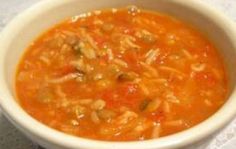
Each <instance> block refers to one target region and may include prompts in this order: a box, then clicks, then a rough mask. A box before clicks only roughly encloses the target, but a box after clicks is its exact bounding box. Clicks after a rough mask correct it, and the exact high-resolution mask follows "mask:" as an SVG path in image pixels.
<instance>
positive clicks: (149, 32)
mask: <svg viewBox="0 0 236 149" xmlns="http://www.w3.org/2000/svg"><path fill="white" fill-rule="evenodd" d="M15 87H16V93H17V97H18V99H19V103H20V104H21V106H22V107H23V109H24V110H25V111H26V112H27V113H28V114H30V115H31V116H32V117H34V118H35V119H37V120H38V121H40V122H42V123H43V124H45V125H47V126H49V127H51V128H54V129H57V130H59V131H62V132H65V133H68V134H71V135H75V136H79V137H84V138H90V139H96V140H109V141H131V140H146V139H154V138H159V137H162V136H167V135H170V134H174V133H177V132H180V131H183V130H186V129H188V128H191V127H193V126H194V125H196V124H198V123H200V122H202V121H204V120H205V119H207V118H208V117H209V116H211V115H212V114H214V113H215V112H216V111H217V110H218V109H219V108H220V107H221V106H222V105H223V104H224V102H225V100H226V95H227V91H228V89H227V78H226V74H225V70H224V64H223V60H222V59H221V57H220V56H219V54H218V53H217V50H216V48H215V47H214V45H212V43H210V42H209V41H208V39H206V38H205V37H204V36H203V35H202V34H201V33H200V32H199V31H197V30H196V29H195V28H194V27H191V26H190V25H188V24H186V23H184V22H182V21H180V20H178V19H176V18H173V17H171V16H168V15H165V14H161V13H157V12H150V11H146V10H141V9H138V8H137V7H135V6H132V7H127V8H119V9H108V10H102V11H93V12H89V13H85V14H81V15H78V16H74V17H71V18H69V19H67V20H65V21H64V22H62V23H60V24H58V25H56V26H54V27H53V28H51V29H49V30H48V31H46V32H45V33H43V35H41V36H40V37H39V38H38V39H36V40H35V41H34V42H33V43H32V44H31V45H30V46H29V48H28V49H27V50H26V52H25V54H24V55H23V57H22V59H21V60H20V62H19V66H18V68H17V73H16V80H15Z"/></svg>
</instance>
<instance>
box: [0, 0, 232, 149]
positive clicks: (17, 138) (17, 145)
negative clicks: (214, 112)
mask: <svg viewBox="0 0 236 149" xmlns="http://www.w3.org/2000/svg"><path fill="white" fill-rule="evenodd" d="M37 1H39V0H0V30H1V29H2V28H3V27H4V26H5V25H6V24H7V23H8V22H9V21H10V20H11V19H12V18H13V17H14V16H15V15H17V14H18V13H19V12H21V11H23V10H24V9H26V8H27V7H29V6H31V5H32V4H34V3H36V2H37ZM202 1H204V2H206V3H208V4H209V5H212V6H213V7H216V8H217V9H219V10H220V11H222V12H224V13H225V14H226V15H228V16H229V17H230V18H231V19H232V20H234V21H235V22H236V0H202ZM235 27H236V24H235ZM235 136H236V118H235V119H234V120H233V121H232V122H231V123H230V124H229V125H228V126H227V127H226V128H225V129H224V130H222V132H221V133H220V134H219V135H218V136H217V137H215V138H214V139H213V140H212V141H211V142H209V145H208V147H207V148H206V149H236V137H235ZM37 148H38V147H37V145H36V144H33V143H32V142H31V141H30V140H29V139H27V138H26V137H25V136H24V135H22V134H21V133H20V132H19V131H18V130H16V128H14V126H12V124H10V123H9V122H8V120H6V118H4V117H3V115H2V114H1V111H0V149H37Z"/></svg>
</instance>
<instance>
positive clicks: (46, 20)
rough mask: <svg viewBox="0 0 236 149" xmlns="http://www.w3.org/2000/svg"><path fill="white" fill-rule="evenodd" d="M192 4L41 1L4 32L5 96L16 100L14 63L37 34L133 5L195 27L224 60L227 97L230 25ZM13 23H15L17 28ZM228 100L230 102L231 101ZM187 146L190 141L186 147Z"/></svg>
mask: <svg viewBox="0 0 236 149" xmlns="http://www.w3.org/2000/svg"><path fill="white" fill-rule="evenodd" d="M91 4H92V5H91ZM194 4H195V2H193V1H185V0H147V1H144V0H135V1H134V0H119V1H110V0H100V1H99V2H98V3H95V2H94V1H93V0H67V1H58V0H46V1H45V3H43V2H42V3H41V4H39V5H38V6H35V7H33V8H32V9H30V10H28V11H27V12H25V13H24V14H23V15H20V16H19V17H18V18H16V19H15V22H13V23H12V24H10V26H9V28H8V30H7V31H6V32H5V36H6V37H7V38H6V40H4V44H3V46H1V47H0V48H2V49H1V50H2V51H1V54H2V58H3V59H2V61H3V68H1V69H2V71H3V72H2V73H4V74H3V77H4V82H3V83H5V84H6V85H7V88H8V90H9V91H10V92H8V93H7V94H9V97H13V98H12V99H16V98H15V92H14V79H15V71H16V67H17V64H18V62H19V60H20V58H21V56H22V54H23V53H24V51H25V49H26V48H27V47H28V46H29V45H30V43H31V42H32V41H33V40H34V39H36V38H37V37H38V36H39V35H40V34H42V33H43V32H45V31H46V30H47V29H49V28H51V27H52V26H53V25H55V24H57V23H59V22H60V21H63V20H64V19H66V18H68V17H71V16H75V15H78V14H81V13H85V12H88V11H92V10H97V9H104V8H112V7H115V8H117V7H125V6H127V5H136V6H138V7H140V8H144V9H148V10H154V11H159V12H163V13H166V14H169V15H171V16H174V17H177V18H178V19H180V20H183V21H185V22H187V23H189V24H191V25H193V26H195V27H196V28H197V29H198V30H199V31H201V32H202V33H203V34H204V35H205V36H207V37H208V39H209V40H211V42H213V43H214V45H215V46H216V47H217V48H218V50H219V52H220V54H221V55H222V57H223V59H224V62H225V66H226V70H227V72H228V78H229V82H230V84H229V86H230V93H229V94H231V93H232V92H233V90H234V87H235V81H236V78H235V77H234V76H236V69H235V68H234V66H236V61H235V60H234V59H235V58H236V49H235V45H234V42H233V37H232V36H231V32H230V30H228V28H231V26H230V24H229V23H227V22H224V21H222V20H221V19H220V20H219V18H218V14H217V13H214V12H210V10H208V9H207V8H205V7H199V4H198V3H196V5H194ZM200 6H201V5H200ZM40 7H41V8H40ZM16 23H18V24H17V25H16ZM9 30H11V31H9ZM3 48H4V50H3ZM230 100H233V99H231V98H230ZM18 108H19V107H18ZM212 131H213V130H212ZM203 136H204V135H202V137H203ZM193 137H194V136H192V138H193ZM185 139H187V138H185ZM195 139H197V137H195ZM198 139H199V138H198ZM192 141H194V140H192ZM176 143H177V142H176ZM187 143H190V142H186V143H185V144H187ZM156 146H157V145H156ZM169 146H170V144H169ZM137 147H138V146H137ZM138 148H139V147H138Z"/></svg>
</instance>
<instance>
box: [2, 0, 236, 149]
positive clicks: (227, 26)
mask: <svg viewBox="0 0 236 149" xmlns="http://www.w3.org/2000/svg"><path fill="white" fill-rule="evenodd" d="M70 1H74V0H67V1H58V0H44V1H40V2H38V3H37V4H35V5H33V6H32V7H30V8H28V9H27V10H25V11H24V12H22V13H20V14H19V15H18V16H17V17H15V18H14V19H13V20H12V21H11V22H10V23H9V24H8V25H7V26H6V27H5V28H4V29H3V31H2V33H1V36H0V72H4V71H5V67H6V64H5V55H6V53H7V47H8V45H9V44H10V43H11V39H12V38H13V37H14V35H13V34H12V33H13V32H20V29H21V28H22V27H23V24H22V20H24V21H25V22H26V23H27V22H28V21H27V20H26V18H27V19H29V20H31V19H33V18H34V17H37V16H38V14H40V13H41V12H42V11H47V10H50V9H52V8H54V7H56V6H61V5H64V4H66V3H69V2H70ZM169 1H171V2H173V3H177V4H180V5H183V6H185V7H188V8H190V9H191V10H194V11H198V12H201V14H202V15H205V16H208V17H209V19H211V20H213V21H214V22H215V23H216V24H217V25H218V26H220V27H223V29H224V31H225V33H226V34H227V35H228V36H229V38H230V40H232V42H233V41H235V39H236V29H235V28H234V26H233V22H232V21H231V20H230V19H229V18H227V17H226V16H224V15H223V14H222V13H220V12H218V11H217V10H216V9H215V8H211V7H209V6H208V5H206V4H204V3H203V2H200V1H198V0H188V1H186V0H169ZM134 3H135V2H134ZM32 12H34V13H32ZM233 45H234V47H236V42H235V44H233ZM234 50H236V49H234ZM6 84H7V83H6V82H5V74H4V73H0V96H1V97H0V98H1V99H0V107H1V109H2V111H3V114H4V115H5V116H6V117H7V118H8V119H9V120H10V121H11V122H12V123H14V124H15V125H16V127H18V128H19V129H21V130H26V132H25V133H26V134H27V135H29V136H30V135H32V134H33V136H34V137H36V138H37V139H39V140H41V141H48V142H51V143H53V144H55V145H59V146H62V147H67V148H90V149H93V148H94V149H96V148H100V149H103V148H104V149H105V148H116V149H123V148H135V149H143V148H149V149H154V148H172V147H182V146H185V145H189V144H192V143H194V142H197V141H199V140H201V139H203V138H205V137H207V136H209V135H210V134H213V133H214V132H216V131H217V130H218V129H220V128H222V127H223V126H224V125H225V124H226V123H228V122H229V121H230V120H231V119H232V118H233V117H234V116H235V115H236V109H235V108H234V107H235V106H234V105H236V91H235V87H234V89H233V91H232V94H231V95H230V97H229V99H228V101H227V102H226V103H225V104H224V105H223V106H222V107H221V108H220V109H219V110H218V111H217V112H216V113H215V114H214V115H213V116H211V117H210V118H208V119H207V120H205V121H203V122H202V123H200V124H198V125H196V126H194V127H192V128H190V129H187V130H185V131H182V132H179V133H176V134H173V135H170V136H166V137H161V138H159V139H153V140H145V141H130V142H109V141H99V140H91V139H85V138H80V137H76V136H71V135H68V134H65V133H62V132H59V131H57V130H54V129H52V128H49V127H47V126H45V125H44V124H42V123H40V122H38V121H37V120H35V119H34V118H32V117H31V116H30V115H28V114H27V113H26V112H25V111H24V110H23V109H22V108H21V107H20V105H19V104H18V103H17V102H16V100H15V99H14V97H13V96H12V95H11V93H10V91H9V89H8V87H7V85H6ZM9 105H11V106H9Z"/></svg>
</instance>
